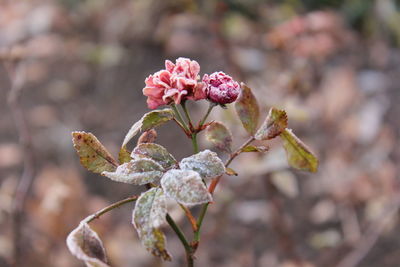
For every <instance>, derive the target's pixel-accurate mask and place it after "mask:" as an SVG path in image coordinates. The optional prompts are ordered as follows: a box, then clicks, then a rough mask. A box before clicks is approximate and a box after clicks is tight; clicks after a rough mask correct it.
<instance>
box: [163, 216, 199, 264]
mask: <svg viewBox="0 0 400 267" xmlns="http://www.w3.org/2000/svg"><path fill="white" fill-rule="evenodd" d="M166 218H167V222H168V224H169V225H170V226H171V228H172V230H174V232H175V233H176V235H177V236H178V238H179V240H180V241H181V243H182V245H183V247H184V248H185V252H186V260H187V266H188V267H193V249H192V247H191V246H190V244H189V242H188V241H187V239H186V237H185V234H184V233H183V232H182V230H181V229H180V228H179V226H178V225H177V224H176V223H175V221H174V219H172V217H171V216H170V215H169V214H168V213H167V216H166Z"/></svg>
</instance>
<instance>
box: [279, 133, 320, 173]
mask: <svg viewBox="0 0 400 267" xmlns="http://www.w3.org/2000/svg"><path fill="white" fill-rule="evenodd" d="M280 137H281V138H282V140H283V147H284V148H285V151H286V156H287V159H288V163H289V165H290V166H292V167H293V168H296V169H299V170H303V171H309V172H316V171H317V170H318V159H317V157H316V156H315V155H314V154H313V153H312V152H311V151H310V149H309V148H308V147H307V146H306V145H305V144H304V143H303V142H302V141H301V140H300V139H299V138H298V137H297V136H296V135H295V134H294V133H293V132H292V130H291V129H285V130H284V131H283V132H282V134H281V135H280Z"/></svg>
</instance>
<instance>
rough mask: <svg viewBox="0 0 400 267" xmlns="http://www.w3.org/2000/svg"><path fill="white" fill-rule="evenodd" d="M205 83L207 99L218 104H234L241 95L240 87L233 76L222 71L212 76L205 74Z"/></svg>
mask: <svg viewBox="0 0 400 267" xmlns="http://www.w3.org/2000/svg"><path fill="white" fill-rule="evenodd" d="M203 82H205V83H206V86H207V89H206V92H207V98H208V99H209V100H211V101H212V102H214V103H217V104H221V105H222V104H228V103H232V102H234V101H235V100H236V99H237V98H238V96H239V93H240V85H239V83H237V82H236V81H235V80H233V79H232V77H231V76H229V75H227V74H225V73H223V72H222V71H219V72H214V73H213V74H211V75H207V74H205V75H204V77H203Z"/></svg>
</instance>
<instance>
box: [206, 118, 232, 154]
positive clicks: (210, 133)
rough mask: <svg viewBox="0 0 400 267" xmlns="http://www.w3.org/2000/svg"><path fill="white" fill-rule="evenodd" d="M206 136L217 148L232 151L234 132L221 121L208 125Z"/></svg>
mask: <svg viewBox="0 0 400 267" xmlns="http://www.w3.org/2000/svg"><path fill="white" fill-rule="evenodd" d="M206 138H207V140H208V141H210V142H211V143H212V144H213V145H214V146H216V147H217V148H219V149H221V150H223V151H226V152H228V153H231V151H232V150H231V145H232V133H231V132H230V131H229V129H228V128H226V126H225V125H224V124H222V123H221V122H217V121H216V122H213V123H211V124H210V125H209V126H208V127H207V130H206Z"/></svg>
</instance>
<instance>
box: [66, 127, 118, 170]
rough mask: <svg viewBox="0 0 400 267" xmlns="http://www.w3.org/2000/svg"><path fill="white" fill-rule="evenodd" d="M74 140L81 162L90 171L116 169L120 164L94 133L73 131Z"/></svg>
mask: <svg viewBox="0 0 400 267" xmlns="http://www.w3.org/2000/svg"><path fill="white" fill-rule="evenodd" d="M72 142H73V143H74V148H75V150H76V151H77V152H78V155H79V158H80V161H81V164H82V165H83V166H84V167H85V168H86V169H88V170H89V171H92V172H94V173H102V172H103V171H114V170H115V169H116V167H117V166H118V163H117V162H116V161H115V160H114V159H113V157H112V156H111V154H110V153H109V152H108V151H107V149H106V148H105V147H104V146H103V145H102V144H101V143H100V141H99V140H98V139H97V138H96V137H95V136H94V135H93V134H92V133H86V132H72Z"/></svg>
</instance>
